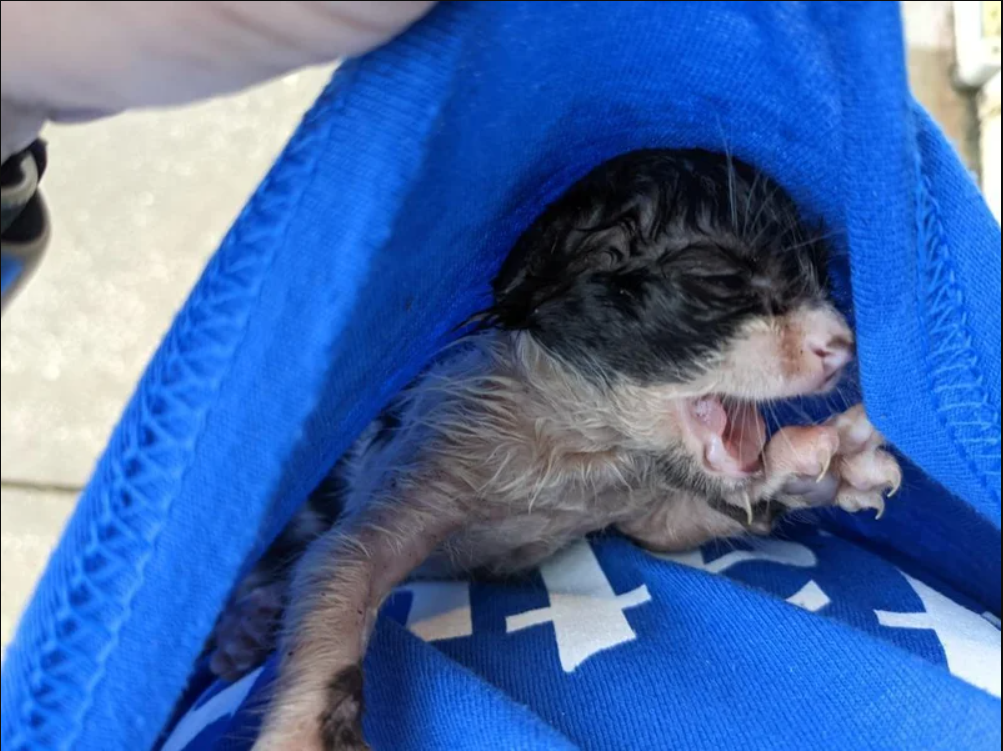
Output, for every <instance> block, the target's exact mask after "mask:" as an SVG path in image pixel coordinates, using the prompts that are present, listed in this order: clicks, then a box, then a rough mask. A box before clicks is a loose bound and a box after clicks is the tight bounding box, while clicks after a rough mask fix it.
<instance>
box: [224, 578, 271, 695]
mask: <svg viewBox="0 0 1003 751" xmlns="http://www.w3.org/2000/svg"><path fill="white" fill-rule="evenodd" d="M281 614H282V590H281V588H280V587H279V586H278V585H274V584H271V585H266V586H262V587H258V588H257V589H253V590H251V591H250V592H249V593H248V594H247V595H245V596H244V597H242V598H241V599H239V600H237V601H236V602H234V603H232V604H231V605H230V606H229V608H228V609H227V610H226V612H224V613H223V615H222V617H221V618H220V620H219V623H218V624H217V625H216V632H215V634H214V638H213V640H214V651H213V653H212V656H211V657H210V659H209V669H210V670H211V671H212V672H213V674H214V675H216V676H218V677H220V678H222V679H223V680H225V681H236V680H239V679H240V678H242V677H243V676H244V675H246V674H247V673H248V672H250V671H251V670H252V669H253V668H255V667H257V665H259V664H260V663H261V662H262V661H263V660H264V659H265V658H266V657H267V656H268V655H269V654H270V653H271V652H272V650H273V649H274V648H275V641H276V634H277V632H278V625H279V619H280V616H281Z"/></svg>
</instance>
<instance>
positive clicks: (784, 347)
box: [492, 150, 853, 477]
mask: <svg viewBox="0 0 1003 751" xmlns="http://www.w3.org/2000/svg"><path fill="white" fill-rule="evenodd" d="M826 264H827V249H826V245H825V243H824V240H823V239H822V237H821V232H819V231H818V229H817V228H808V227H806V226H805V225H804V224H803V223H802V221H801V219H800V217H799V215H798V212H797V209H796V207H795V205H794V203H793V201H792V200H791V198H790V197H789V196H788V195H787V194H786V193H785V192H784V191H783V189H781V188H780V187H779V186H778V185H777V184H776V183H775V182H773V181H772V180H771V179H769V178H768V177H766V176H765V175H763V174H761V173H759V172H758V171H756V170H754V169H753V168H751V167H749V166H748V165H746V164H743V163H741V162H740V161H738V160H734V159H731V158H728V157H726V156H723V155H716V154H712V153H708V152H704V151H663V150H646V151H638V152H632V153H629V154H626V155H624V156H621V157H618V158H616V159H613V160H611V161H609V162H607V163H605V164H603V165H601V166H600V167H598V168H597V169H595V170H593V171H592V172H591V173H590V174H588V175H587V176H586V177H585V178H583V179H582V180H581V181H579V182H578V183H577V184H575V185H574V186H573V187H572V188H571V189H570V190H569V191H567V192H566V193H565V194H564V195H563V196H561V197H560V198H559V199H558V200H557V201H556V202H554V203H553V204H552V205H550V206H549V207H548V208H547V209H546V211H545V212H544V213H543V214H542V215H541V216H540V217H539V219H537V221H536V222H535V223H534V224H533V225H532V226H531V227H530V228H529V229H528V230H527V231H526V232H525V233H524V234H523V236H522V237H521V238H520V240H519V241H518V243H517V244H516V247H515V248H514V250H513V252H512V254H511V255H510V256H509V258H508V260H507V262H506V264H505V265H504V267H503V268H502V270H501V273H500V274H499V276H498V278H497V279H496V282H495V301H496V302H495V306H494V308H493V309H492V318H493V320H494V321H495V322H496V323H497V324H498V325H499V326H500V327H502V328H504V329H508V330H513V331H521V332H525V333H526V334H527V335H528V336H530V337H531V338H532V339H533V340H534V341H535V342H536V343H538V344H539V345H540V346H541V347H542V348H543V350H545V351H546V352H547V353H549V354H550V355H552V356H553V357H554V358H555V359H556V360H558V361H559V362H560V363H561V364H562V365H563V367H564V368H566V369H567V370H568V371H569V372H570V373H572V374H573V375H574V377H576V378H582V379H584V380H586V381H588V382H590V383H591V384H594V385H595V386H596V387H597V388H599V389H600V390H601V391H602V392H603V393H606V394H608V395H609V398H610V400H611V403H613V404H616V405H617V407H616V409H617V410H618V411H619V413H620V414H619V417H620V418H622V419H620V420H619V425H617V426H616V427H617V428H618V429H620V430H621V431H623V433H624V435H625V439H626V440H627V441H628V442H631V441H632V442H633V443H634V444H635V445H638V446H643V447H646V448H651V449H653V450H659V449H660V448H662V447H663V445H668V444H673V443H674V444H675V445H678V444H679V443H680V441H681V442H682V444H683V445H684V447H685V448H686V449H687V450H688V452H690V453H692V454H693V455H694V457H695V458H696V459H697V460H698V461H699V462H700V463H701V464H702V466H703V468H704V469H705V470H706V471H707V472H709V473H710V474H712V475H721V476H723V477H742V476H745V475H747V474H749V473H750V472H753V471H755V469H756V468H757V466H758V462H759V455H760V453H761V449H762V446H763V443H764V441H765V428H764V425H763V421H762V419H761V417H760V415H759V411H758V409H757V407H756V404H757V403H758V402H764V401H772V400H778V399H783V398H788V397H794V396H802V395H809V394H816V393H824V392H826V391H828V390H830V389H832V388H833V387H834V386H835V384H836V382H837V381H838V380H839V377H840V375H841V373H842V371H843V369H844V367H845V366H846V365H847V364H848V363H849V362H850V360H851V359H852V353H853V337H852V333H851V332H850V330H849V328H848V326H847V324H846V321H845V320H844V319H843V317H842V316H841V315H840V314H839V313H837V312H836V310H835V308H834V307H833V306H832V304H831V302H830V300H829V295H828V279H827V272H826ZM653 420H654V423H653V422H652V421H653Z"/></svg>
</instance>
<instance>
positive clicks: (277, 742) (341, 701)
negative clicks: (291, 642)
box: [252, 665, 370, 751]
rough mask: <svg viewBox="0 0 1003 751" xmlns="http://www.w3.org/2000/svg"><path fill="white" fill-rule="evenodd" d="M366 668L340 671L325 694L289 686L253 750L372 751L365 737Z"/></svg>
mask: <svg viewBox="0 0 1003 751" xmlns="http://www.w3.org/2000/svg"><path fill="white" fill-rule="evenodd" d="M362 712H363V699H362V668H361V667H359V666H358V665H353V666H351V667H347V668H345V669H343V670H342V671H341V672H339V673H338V674H337V675H336V676H335V677H334V678H333V679H332V680H331V681H330V682H329V683H328V685H327V687H326V690H324V691H300V690H297V689H296V687H295V685H294V684H288V685H287V687H286V688H285V689H284V690H282V691H280V693H279V695H278V696H277V697H276V703H275V705H274V706H273V707H272V708H270V710H269V714H268V717H267V718H266V721H265V724H264V727H263V729H262V732H261V735H260V736H259V738H258V740H257V742H256V743H255V744H254V748H253V749H252V751H370V748H369V745H368V744H367V743H366V741H365V738H364V737H363V735H362Z"/></svg>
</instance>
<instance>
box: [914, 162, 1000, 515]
mask: <svg viewBox="0 0 1003 751" xmlns="http://www.w3.org/2000/svg"><path fill="white" fill-rule="evenodd" d="M917 168H918V195H917V217H916V219H917V230H918V238H919V243H918V244H919V249H920V252H921V257H920V273H921V284H922V294H923V297H924V299H923V300H921V301H920V302H921V305H920V309H921V311H922V313H921V318H922V324H923V329H924V333H925V336H926V340H927V347H928V351H927V363H928V368H927V370H926V373H927V379H928V380H929V382H930V387H931V393H932V394H933V396H934V399H935V400H936V406H937V412H938V414H939V416H940V419H941V421H942V423H943V425H944V426H945V427H946V428H947V430H948V432H949V433H950V435H951V438H952V440H953V441H954V443H955V445H956V446H957V447H958V450H959V452H960V453H961V455H962V456H963V457H964V459H965V461H966V462H967V464H968V466H969V468H970V469H971V471H972V472H973V474H974V475H975V476H976V477H977V478H978V481H979V483H980V485H981V486H982V488H983V489H984V490H985V492H986V494H987V496H990V497H992V498H995V499H996V501H997V503H998V502H999V500H1000V489H999V484H998V481H999V476H1000V415H999V411H998V410H996V409H995V408H994V407H993V406H992V402H991V401H990V398H989V393H988V391H987V388H986V383H985V378H984V376H983V369H982V366H981V363H980V360H979V355H978V353H977V352H976V350H975V346H974V344H973V339H972V334H971V332H970V330H969V327H968V312H967V308H966V307H965V299H964V293H963V291H962V289H961V286H960V284H959V283H958V280H957V276H956V271H955V266H954V259H953V257H952V253H951V248H950V245H949V244H948V242H947V235H946V232H945V230H944V225H943V221H942V220H941V216H940V207H939V206H938V204H937V201H936V199H935V198H934V193H933V188H932V185H931V181H930V178H929V176H928V175H927V173H926V169H925V165H924V164H923V160H922V156H921V155H920V156H918V157H917ZM992 477H995V478H996V480H997V482H996V483H995V484H993V483H991V482H990V478H992Z"/></svg>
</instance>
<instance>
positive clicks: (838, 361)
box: [808, 335, 853, 380]
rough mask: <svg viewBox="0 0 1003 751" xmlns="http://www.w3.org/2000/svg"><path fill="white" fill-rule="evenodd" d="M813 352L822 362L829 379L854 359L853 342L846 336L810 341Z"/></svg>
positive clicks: (826, 376)
mask: <svg viewBox="0 0 1003 751" xmlns="http://www.w3.org/2000/svg"><path fill="white" fill-rule="evenodd" d="M808 346H809V347H810V348H811V352H812V354H814V355H815V356H816V357H817V358H818V359H819V360H820V361H821V362H822V372H823V373H824V374H825V379H826V380H829V379H830V378H831V377H832V376H834V375H836V374H837V373H839V372H840V371H842V370H843V368H845V367H846V366H847V365H849V364H850V361H851V360H853V343H852V342H851V341H850V340H849V339H848V338H846V337H843V336H840V335H836V336H829V337H826V338H824V339H823V338H821V337H820V338H818V339H817V340H816V341H814V342H808Z"/></svg>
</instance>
